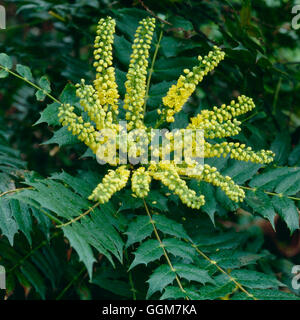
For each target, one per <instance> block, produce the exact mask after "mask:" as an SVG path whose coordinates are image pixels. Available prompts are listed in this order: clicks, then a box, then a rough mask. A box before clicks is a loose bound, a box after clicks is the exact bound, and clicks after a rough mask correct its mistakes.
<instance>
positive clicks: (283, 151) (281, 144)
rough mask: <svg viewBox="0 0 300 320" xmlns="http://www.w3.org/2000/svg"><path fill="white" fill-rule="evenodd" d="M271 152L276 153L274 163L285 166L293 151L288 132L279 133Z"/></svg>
mask: <svg viewBox="0 0 300 320" xmlns="http://www.w3.org/2000/svg"><path fill="white" fill-rule="evenodd" d="M271 150H272V151H273V152H274V153H275V158H274V162H275V163H277V164H278V165H284V164H285V163H286V162H287V160H288V156H289V153H290V150H291V137H290V135H289V134H288V132H287V131H285V132H284V133H283V132H282V133H278V134H277V135H276V138H275V140H274V141H273V143H272V144H271Z"/></svg>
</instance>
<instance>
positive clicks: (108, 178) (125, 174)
mask: <svg viewBox="0 0 300 320" xmlns="http://www.w3.org/2000/svg"><path fill="white" fill-rule="evenodd" d="M129 176H130V171H129V170H128V169H126V166H120V167H119V168H117V169H116V170H109V173H108V174H107V175H105V176H104V178H103V180H102V182H101V183H100V184H98V186H97V187H96V188H95V190H94V191H93V193H92V194H91V195H90V196H89V200H95V201H99V202H100V203H105V202H107V201H109V199H110V198H111V197H112V195H113V194H114V193H116V192H117V191H120V190H121V189H123V188H124V187H125V186H126V183H127V181H128V179H129Z"/></svg>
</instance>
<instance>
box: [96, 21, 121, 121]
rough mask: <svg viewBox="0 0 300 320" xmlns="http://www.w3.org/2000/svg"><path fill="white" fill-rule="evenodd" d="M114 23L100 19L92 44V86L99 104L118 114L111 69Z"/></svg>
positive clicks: (113, 73) (112, 69)
mask: <svg viewBox="0 0 300 320" xmlns="http://www.w3.org/2000/svg"><path fill="white" fill-rule="evenodd" d="M115 26H116V22H115V20H114V19H112V18H111V17H107V18H106V19H100V20H99V23H98V27H97V36H96V38H95V44H94V58H95V62H94V67H95V68H96V71H97V73H96V80H95V81H94V86H95V89H96V91H97V92H98V97H99V101H100V104H101V105H102V106H103V108H104V110H105V111H107V110H108V109H109V107H110V108H111V110H112V112H113V113H114V114H116V115H117V114H118V112H119V111H118V99H119V93H118V88H117V84H116V79H115V69H114V67H112V62H113V57H112V44H113V41H114V33H115Z"/></svg>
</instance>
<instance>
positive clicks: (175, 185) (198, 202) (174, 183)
mask: <svg viewBox="0 0 300 320" xmlns="http://www.w3.org/2000/svg"><path fill="white" fill-rule="evenodd" d="M149 173H150V174H151V175H152V177H153V178H154V179H156V180H160V181H161V182H162V183H163V184H164V185H165V186H167V187H168V188H169V189H170V190H171V191H173V192H174V193H175V194H177V195H178V196H179V198H180V200H181V201H182V202H183V203H185V204H186V205H187V206H188V207H191V208H193V209H199V208H200V207H201V206H203V205H204V204H205V199H204V196H203V195H200V196H197V195H196V192H195V191H194V190H191V189H189V188H188V186H187V185H186V182H185V181H184V180H182V179H181V178H180V176H179V175H178V173H177V170H176V167H175V166H174V165H172V164H168V163H159V164H158V165H157V166H156V170H153V171H149Z"/></svg>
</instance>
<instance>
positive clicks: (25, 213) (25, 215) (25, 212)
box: [10, 199, 32, 245]
mask: <svg viewBox="0 0 300 320" xmlns="http://www.w3.org/2000/svg"><path fill="white" fill-rule="evenodd" d="M10 206H11V211H12V213H13V215H14V218H15V220H16V222H17V225H18V228H19V230H21V231H22V232H23V233H24V235H25V236H26V238H27V240H28V242H29V244H30V245H31V244H32V240H31V235H30V233H31V231H32V219H31V215H30V212H29V208H28V206H27V205H26V204H24V203H20V202H19V201H17V200H14V199H12V200H11V201H10Z"/></svg>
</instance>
